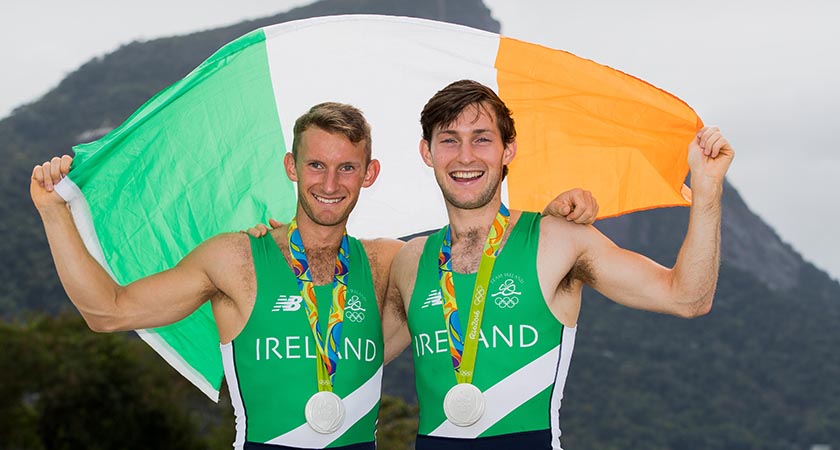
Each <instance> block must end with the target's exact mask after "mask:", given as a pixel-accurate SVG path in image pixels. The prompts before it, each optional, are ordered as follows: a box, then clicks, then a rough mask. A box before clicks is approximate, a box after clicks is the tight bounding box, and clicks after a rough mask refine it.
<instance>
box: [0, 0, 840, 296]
mask: <svg viewBox="0 0 840 450" xmlns="http://www.w3.org/2000/svg"><path fill="white" fill-rule="evenodd" d="M306 3H310V2H309V1H307V0H273V1H272V0H241V1H238V2H231V1H218V0H203V1H197V0H177V1H172V0H167V1H164V0H146V1H143V2H114V1H104V0H86V1H84V2H66V1H58V0H3V1H2V2H0V50H2V52H0V54H2V58H3V65H2V70H0V86H2V87H0V118H2V117H5V116H7V115H8V114H9V113H10V112H11V110H12V109H14V108H15V107H17V106H20V105H22V104H24V103H28V102H31V101H34V100H37V99H38V98H39V97H40V96H41V95H43V94H45V93H46V92H47V91H48V90H49V89H51V88H53V87H55V86H56V85H57V84H58V82H59V81H61V79H62V78H64V77H65V76H66V75H67V74H68V73H70V72H72V71H74V70H75V69H76V68H78V67H79V66H80V65H81V64H83V63H84V62H85V61H87V60H89V59H90V58H93V57H96V56H101V55H104V54H106V53H109V52H111V51H113V50H115V49H116V48H118V47H119V46H120V45H122V44H126V43H129V42H131V41H134V40H149V39H153V38H156V37H162V36H171V35H176V34H184V33H189V32H193V31H199V30H203V29H208V28H214V27H217V26H222V25H229V24H232V23H236V22H239V21H240V20H243V19H253V18H258V17H265V16H269V15H273V14H276V13H279V12H283V11H286V10H288V9H289V8H292V7H295V6H300V5H303V4H306ZM485 3H486V4H487V5H488V6H489V7H490V8H491V9H492V10H493V14H494V16H495V17H496V18H497V19H499V20H500V21H501V22H502V33H503V34H506V35H508V36H512V37H516V38H519V39H523V40H526V41H531V42H535V43H540V44H543V45H546V46H549V47H553V48H559V49H564V50H568V51H570V52H572V53H575V54H577V55H578V56H582V57H585V58H589V59H592V60H595V61H597V62H600V63H602V64H606V65H609V66H612V67H615V68H617V69H620V70H622V71H624V72H628V73H630V74H633V75H635V76H637V77H639V78H642V79H644V80H646V81H648V82H650V83H652V84H654V85H656V86H659V87H661V88H663V89H666V90H668V91H670V92H671V93H673V94H675V95H677V96H679V97H680V98H682V99H683V100H685V101H686V102H688V103H689V104H690V105H692V106H693V107H694V109H695V110H696V111H697V112H698V113H699V114H700V116H701V117H702V118H703V120H704V121H705V122H706V123H707V124H715V125H719V126H721V128H722V129H723V130H724V132H725V133H726V134H727V136H728V137H729V138H730V140H731V141H732V142H733V144H734V145H735V147H736V158H735V162H734V163H733V166H732V168H731V169H730V172H729V180H730V181H731V182H732V184H733V185H734V186H735V187H736V188H737V189H738V191H739V192H740V193H741V195H742V196H743V197H744V199H745V201H746V202H747V204H748V205H749V206H750V207H751V208H752V209H753V210H754V211H755V212H756V213H758V214H759V215H760V216H761V217H762V218H764V219H765V220H766V221H767V222H768V223H770V224H771V225H772V226H773V227H774V228H775V229H776V231H777V232H778V233H779V234H780V235H781V236H782V238H783V239H784V240H786V241H787V242H789V243H791V244H792V245H793V246H794V247H795V248H796V249H797V250H798V251H799V252H801V253H802V254H803V255H804V256H805V258H806V259H808V260H810V261H812V262H814V263H815V264H816V265H817V266H819V267H820V268H822V269H824V270H826V271H828V272H829V273H831V274H832V276H833V277H834V278H835V279H838V278H840V233H839V232H837V231H836V229H837V228H838V224H840V193H838V191H837V189H836V188H835V187H834V186H833V181H834V179H835V178H840V152H838V151H837V150H835V148H836V147H837V146H836V145H835V144H834V143H835V142H836V141H837V138H836V137H835V135H833V134H832V133H833V132H834V131H837V130H840V32H838V31H836V30H837V29H838V22H840V2H837V1H835V0H800V1H798V2H790V1H780V0H706V1H703V2H692V1H681V0H643V1H637V2H627V1H622V0H608V1H607V0H602V1H597V0H589V1H586V0H575V1H562V0H516V1H513V0H485ZM208 56H209V55H208ZM0 145H2V144H0Z"/></svg>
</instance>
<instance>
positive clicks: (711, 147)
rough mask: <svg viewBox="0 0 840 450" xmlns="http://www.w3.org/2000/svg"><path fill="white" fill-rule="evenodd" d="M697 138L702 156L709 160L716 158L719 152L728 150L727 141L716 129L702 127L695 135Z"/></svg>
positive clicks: (718, 129)
mask: <svg viewBox="0 0 840 450" xmlns="http://www.w3.org/2000/svg"><path fill="white" fill-rule="evenodd" d="M697 137H698V139H699V141H698V143H699V144H700V148H701V149H703V154H704V155H706V156H708V157H710V158H717V156H718V155H719V154H720V152H721V150H724V149H726V148H729V141H727V140H726V138H725V137H723V134H722V133H721V132H720V128H718V127H703V128H702V129H701V130H700V131H699V132H698V133H697Z"/></svg>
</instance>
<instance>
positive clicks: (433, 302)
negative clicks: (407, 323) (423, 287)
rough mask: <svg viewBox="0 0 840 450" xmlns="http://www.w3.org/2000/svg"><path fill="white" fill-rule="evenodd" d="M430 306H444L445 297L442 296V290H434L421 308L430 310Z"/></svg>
mask: <svg viewBox="0 0 840 450" xmlns="http://www.w3.org/2000/svg"><path fill="white" fill-rule="evenodd" d="M430 306H443V297H442V296H441V295H440V289H432V290H431V291H429V295H427V296H426V301H425V302H423V306H421V307H420V308H428V307H430Z"/></svg>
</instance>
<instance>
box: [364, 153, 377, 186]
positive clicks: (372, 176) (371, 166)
mask: <svg viewBox="0 0 840 450" xmlns="http://www.w3.org/2000/svg"><path fill="white" fill-rule="evenodd" d="M378 176H379V160H378V159H371V160H370V162H369V163H368V165H367V170H366V171H365V180H364V181H363V182H362V187H370V186H371V185H372V184H373V182H374V181H376V177H378Z"/></svg>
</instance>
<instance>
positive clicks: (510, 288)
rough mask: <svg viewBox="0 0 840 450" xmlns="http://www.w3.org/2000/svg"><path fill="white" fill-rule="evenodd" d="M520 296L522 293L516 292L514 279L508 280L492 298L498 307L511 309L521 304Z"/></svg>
mask: <svg viewBox="0 0 840 450" xmlns="http://www.w3.org/2000/svg"><path fill="white" fill-rule="evenodd" d="M520 294H522V293H521V292H519V291H517V290H516V284H514V282H513V279H511V278H508V279H507V280H505V282H504V283H502V284H501V285H500V286H499V292H496V293H495V294H491V295H490V296H491V297H494V300H495V303H496V306H498V307H500V308H508V309H509V308H513V307H514V306H516V305H517V304H518V303H519V297H517V296H518V295H520Z"/></svg>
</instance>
